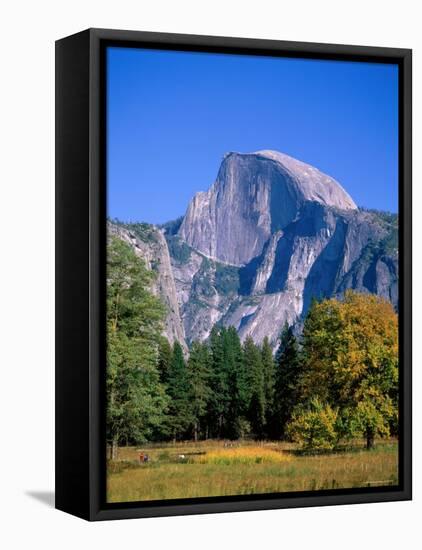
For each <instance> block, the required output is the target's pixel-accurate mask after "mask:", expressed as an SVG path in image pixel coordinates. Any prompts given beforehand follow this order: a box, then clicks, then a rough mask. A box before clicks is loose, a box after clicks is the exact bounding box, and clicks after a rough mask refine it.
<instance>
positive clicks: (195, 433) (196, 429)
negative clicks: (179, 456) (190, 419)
mask: <svg viewBox="0 0 422 550" xmlns="http://www.w3.org/2000/svg"><path fill="white" fill-rule="evenodd" d="M193 440H194V441H195V443H196V442H197V441H198V423H197V422H195V424H194V426H193Z"/></svg>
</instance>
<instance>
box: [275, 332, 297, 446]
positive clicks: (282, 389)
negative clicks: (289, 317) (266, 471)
mask: <svg viewBox="0 0 422 550" xmlns="http://www.w3.org/2000/svg"><path fill="white" fill-rule="evenodd" d="M301 372H302V369H301V361H300V357H299V348H298V342H297V340H296V337H295V335H294V334H293V330H292V328H291V327H289V325H288V324H287V323H285V325H284V327H283V330H282V333H281V336H280V345H279V348H278V350H277V353H276V370H275V384H274V400H273V415H272V421H271V433H272V436H273V437H276V438H279V437H284V436H285V434H286V426H287V423H288V422H289V420H290V419H291V417H292V413H293V409H294V408H295V407H296V405H297V404H298V401H299V398H300V395H301V386H300V384H301Z"/></svg>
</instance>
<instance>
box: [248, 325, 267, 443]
mask: <svg viewBox="0 0 422 550" xmlns="http://www.w3.org/2000/svg"><path fill="white" fill-rule="evenodd" d="M243 362H244V369H245V381H246V384H247V387H248V394H249V395H248V397H249V398H248V400H247V401H248V407H247V409H248V410H247V418H248V420H249V422H250V423H251V427H252V430H253V433H254V434H255V437H256V438H262V437H263V436H264V429H265V387H264V371H263V365H262V358H261V352H260V350H259V348H258V347H257V346H256V345H255V344H254V341H253V340H252V338H251V337H250V336H248V337H247V338H246V340H245V343H244V345H243Z"/></svg>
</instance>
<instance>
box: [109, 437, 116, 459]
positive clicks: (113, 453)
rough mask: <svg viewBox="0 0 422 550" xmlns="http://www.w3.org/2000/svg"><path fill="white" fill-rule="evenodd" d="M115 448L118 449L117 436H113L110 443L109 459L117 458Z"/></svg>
mask: <svg viewBox="0 0 422 550" xmlns="http://www.w3.org/2000/svg"><path fill="white" fill-rule="evenodd" d="M117 449H118V445H117V438H114V439H113V441H112V443H111V447H110V458H111V460H116V458H117Z"/></svg>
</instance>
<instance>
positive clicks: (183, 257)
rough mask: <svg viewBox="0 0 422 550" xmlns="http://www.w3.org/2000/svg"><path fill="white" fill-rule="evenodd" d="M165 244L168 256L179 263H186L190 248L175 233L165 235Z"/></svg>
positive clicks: (188, 258)
mask: <svg viewBox="0 0 422 550" xmlns="http://www.w3.org/2000/svg"><path fill="white" fill-rule="evenodd" d="M166 240H167V246H168V249H169V253H170V256H171V257H172V258H174V259H175V260H176V261H177V262H179V263H181V264H186V263H187V262H188V261H189V260H190V255H191V248H190V246H189V245H187V244H186V243H185V242H184V241H182V240H181V239H180V238H179V237H178V236H177V235H171V234H170V235H167V234H166Z"/></svg>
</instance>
